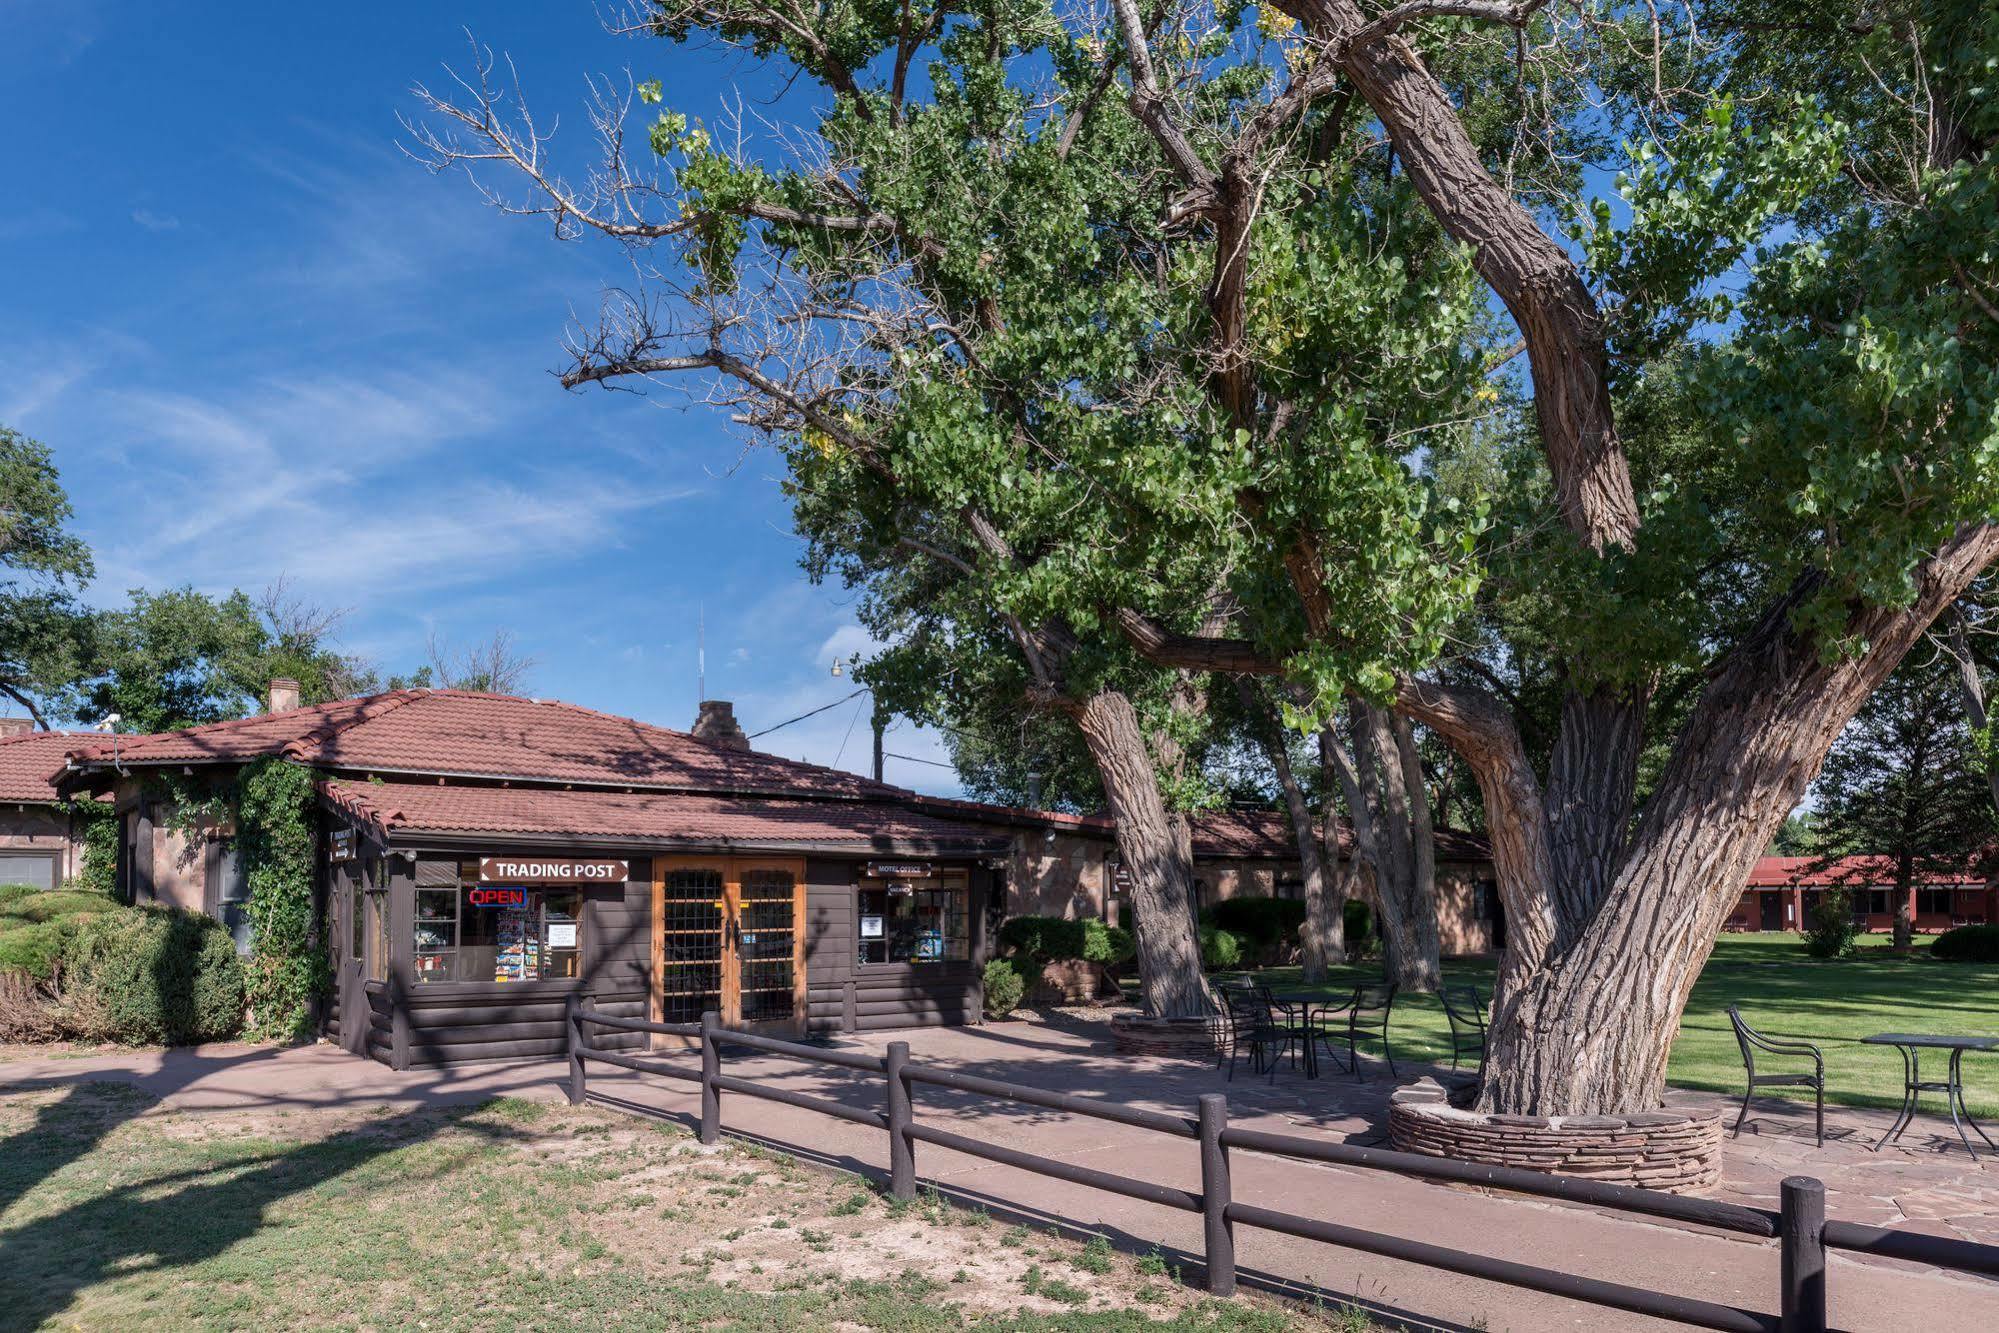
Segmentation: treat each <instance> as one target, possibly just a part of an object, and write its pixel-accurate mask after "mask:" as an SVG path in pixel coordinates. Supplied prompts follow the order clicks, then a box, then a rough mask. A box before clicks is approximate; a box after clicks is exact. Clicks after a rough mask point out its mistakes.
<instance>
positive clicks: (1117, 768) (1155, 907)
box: [1075, 691, 1210, 1018]
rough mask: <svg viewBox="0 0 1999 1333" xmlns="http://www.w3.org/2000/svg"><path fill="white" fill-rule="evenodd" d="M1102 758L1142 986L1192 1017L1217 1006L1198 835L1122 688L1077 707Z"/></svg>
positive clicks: (1172, 1013) (1169, 1009) (1152, 1003)
mask: <svg viewBox="0 0 1999 1333" xmlns="http://www.w3.org/2000/svg"><path fill="white" fill-rule="evenodd" d="M1075 716H1076V722H1077V725H1078V727H1079V728H1080V729H1081V731H1082V733H1083V740H1084V742H1085V743H1086V744H1087V745H1088V746H1089V750H1090V757H1091V758H1092V759H1094V760H1095V761H1096V764H1097V772H1098V775H1099V776H1100V777H1101V778H1102V780H1103V784H1104V797H1105V799H1106V800H1107V801H1108V802H1109V804H1110V812H1111V820H1112V823H1113V824H1114V825H1115V828H1116V833H1117V847H1118V856H1119V858H1120V859H1121V860H1122V861H1123V862H1124V864H1125V865H1126V866H1127V867H1128V868H1129V869H1130V870H1131V874H1132V890H1131V902H1132V911H1133V915H1134V917H1135V920H1134V921H1133V923H1132V925H1133V933H1134V936H1135V938H1136V943H1137V946H1138V979H1139V991H1140V995H1141V998H1142V1000H1143V1002H1144V1005H1145V1010H1146V1012H1147V1013H1149V1014H1152V1015H1153V1016H1155V1017H1158V1018H1189V1017H1195V1016H1199V1015H1204V1014H1207V1013H1208V1012H1210V995H1209V991H1208V983H1207V978H1206V977H1205V976H1203V975H1202V972H1201V947H1200V941H1199V939H1198V938H1197V937H1196V936H1195V934H1194V913H1193V901H1194V846H1193V833H1192V830H1191V828H1190V827H1189V825H1188V823H1187V819H1186V817H1185V816H1184V815H1176V814H1172V813H1169V812H1168V811H1167V809H1166V803H1165V801H1164V800H1163V799H1161V797H1160V794H1159V778H1158V774H1157V771H1156V770H1155V768H1154V765H1153V756H1152V752H1151V750H1150V749H1149V748H1148V747H1147V746H1146V743H1145V732H1144V729H1143V727H1142V726H1141V725H1140V723H1139V718H1138V712H1137V710H1136V709H1134V708H1133V707H1132V704H1131V700H1130V699H1128V698H1126V697H1125V696H1124V695H1122V694H1119V693H1117V692H1115V691H1105V692H1103V693H1101V694H1093V695H1091V696H1090V697H1089V698H1088V699H1085V700H1084V701H1083V702H1082V703H1081V704H1079V705H1077V706H1076V707H1075Z"/></svg>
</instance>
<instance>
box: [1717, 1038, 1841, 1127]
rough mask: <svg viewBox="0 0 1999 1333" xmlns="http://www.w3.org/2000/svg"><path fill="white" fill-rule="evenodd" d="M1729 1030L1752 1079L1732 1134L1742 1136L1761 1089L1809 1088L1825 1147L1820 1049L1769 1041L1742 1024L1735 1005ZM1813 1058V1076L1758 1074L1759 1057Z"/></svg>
mask: <svg viewBox="0 0 1999 1333" xmlns="http://www.w3.org/2000/svg"><path fill="white" fill-rule="evenodd" d="M1728 1022H1729V1026H1730V1027H1733V1028H1734V1029H1735V1044H1736V1045H1737V1046H1740V1047H1741V1048H1742V1067H1743V1069H1744V1070H1745V1071H1746V1072H1747V1074H1748V1076H1749V1086H1748V1087H1746V1088H1744V1089H1743V1090H1742V1111H1741V1113H1740V1114H1738V1115H1737V1116H1736V1117H1735V1128H1734V1130H1733V1131H1731V1132H1732V1133H1735V1134H1740V1133H1741V1132H1742V1125H1743V1122H1744V1121H1746V1120H1747V1119H1749V1101H1750V1099H1751V1098H1752V1097H1754V1096H1755V1095H1756V1089H1758V1088H1810V1089H1811V1090H1812V1098H1813V1101H1814V1103H1815V1110H1816V1112H1817V1131H1818V1146H1819V1147H1821V1148H1823V1147H1824V1146H1825V1056H1823V1055H1821V1054H1820V1053H1819V1048H1818V1047H1816V1046H1814V1045H1812V1044H1811V1043H1810V1042H1808V1041H1779V1040H1777V1039H1776V1038H1774V1037H1766V1036H1764V1035H1763V1034H1762V1033H1760V1032H1758V1031H1757V1030H1756V1029H1755V1028H1752V1027H1750V1026H1749V1024H1747V1023H1745V1022H1743V1021H1742V1013H1741V1011H1740V1010H1738V1009H1737V1008H1736V1007H1735V1006H1734V1005H1732V1004H1731V1005H1730V1006H1728ZM1758 1051H1762V1052H1764V1053H1765V1054H1767V1055H1783V1056H1796V1057H1800V1058H1802V1057H1807V1056H1809V1057H1810V1058H1811V1062H1812V1072H1811V1073H1809V1074H1798V1073H1790V1074H1759V1073H1757V1072H1756V1053H1757V1052H1758Z"/></svg>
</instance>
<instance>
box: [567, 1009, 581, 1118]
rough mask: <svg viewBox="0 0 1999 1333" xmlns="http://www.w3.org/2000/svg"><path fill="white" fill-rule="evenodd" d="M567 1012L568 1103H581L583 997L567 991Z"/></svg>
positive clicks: (573, 1104) (572, 1104) (576, 1104)
mask: <svg viewBox="0 0 1999 1333" xmlns="http://www.w3.org/2000/svg"><path fill="white" fill-rule="evenodd" d="M564 1008H565V1009H566V1010H567V1013H568V1018H569V1022H568V1025H567V1026H568V1029H569V1104H570V1105H571V1106H581V1105H583V1097H584V1088H583V997H582V996H580V995H578V994H577V993H576V992H575V991H571V992H569V999H568V1002H567V1003H566V1004H565V1005H564Z"/></svg>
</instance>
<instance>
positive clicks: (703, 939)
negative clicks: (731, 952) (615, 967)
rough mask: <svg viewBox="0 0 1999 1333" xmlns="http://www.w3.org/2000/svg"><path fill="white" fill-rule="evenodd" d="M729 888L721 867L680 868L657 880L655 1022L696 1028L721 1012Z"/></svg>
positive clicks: (668, 871) (717, 865)
mask: <svg viewBox="0 0 1999 1333" xmlns="http://www.w3.org/2000/svg"><path fill="white" fill-rule="evenodd" d="M727 894H728V883H727V879H726V877H725V875H724V873H723V866H722V865H721V864H720V863H717V864H715V865H708V866H682V867H678V868H674V869H669V870H667V871H666V873H665V875H664V876H662V877H661V880H660V898H659V911H658V912H657V913H656V925H655V926H654V930H655V935H654V940H655V947H656V948H657V950H658V960H657V961H658V965H659V979H658V981H657V982H656V983H655V984H656V985H657V987H658V997H657V998H658V1009H659V1021H660V1022H662V1023H698V1022H700V1021H701V1015H702V1014H703V1013H705V1012H706V1011H708V1010H710V1009H720V1008H721V1007H722V954H723V934H724V931H723V924H724V909H725V899H726V898H727Z"/></svg>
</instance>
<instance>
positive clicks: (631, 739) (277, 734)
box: [69, 690, 906, 800]
mask: <svg viewBox="0 0 1999 1333" xmlns="http://www.w3.org/2000/svg"><path fill="white" fill-rule="evenodd" d="M267 754H277V755H283V756H284V757H286V758H288V759H294V760H297V761H299V762H301V763H307V764H312V765H315V766H317V767H320V768H327V769H334V770H339V771H345V772H362V773H385V774H386V773H421V774H425V775H445V776H463V777H472V778H502V779H514V780H518V781H529V782H547V783H576V784H579V785H582V784H588V785H593V786H607V787H622V786H630V787H651V788H666V789H671V790H680V791H726V792H759V793H770V794H774V795H788V796H799V795H809V796H818V797H832V798H842V799H850V800H862V799H895V798H898V797H901V796H903V795H905V794H906V793H904V792H903V791H902V790H901V789H899V788H896V787H890V786H886V785H884V784H880V783H876V782H871V781H869V780H868V779H866V778H862V777H859V776H856V775H855V774H852V773H845V772H841V771H840V770H838V769H832V768H822V767H820V766H819V765H817V764H805V763H796V762H793V761H791V760H788V759H779V758H777V757H776V756H775V755H767V754H756V753H745V752H743V751H737V750H728V749H724V748H722V747H720V746H716V745H710V744H709V743H708V742H706V741H701V740H696V739H695V738H694V737H693V736H690V735H688V734H687V733H686V732H684V731H673V730H670V729H668V728H666V727H655V726H651V725H649V724H647V723H644V722H638V721H635V720H633V719H632V718H628V717H615V716H613V715H611V714H609V713H600V712H598V711H596V710H595V709H591V708H579V707H577V706H576V705H575V704H566V703H560V702H557V701H554V700H535V699H521V698H516V697H514V696H511V695H503V694H475V693H470V692H467V691H461V690H397V691H393V692H391V693H388V694H377V695H372V696H370V697H368V698H363V699H343V700H341V701H340V702H338V703H331V704H322V705H319V706H316V707H312V708H298V709H293V710H291V711H290V712H285V713H276V714H261V715H259V716H257V717H250V718H243V719H241V720H239V721H234V722H216V723H211V724H209V725H207V726H202V727H190V728H188V729H187V730H185V731H172V732H162V733H159V734H157V735H152V736H132V737H121V738H120V739H119V741H118V751H117V757H118V760H119V762H120V763H122V764H125V765H127V766H132V767H142V766H148V765H155V764H191V763H243V762H246V761H248V760H250V759H254V758H257V757H258V756H260V755H267ZM69 758H70V759H71V761H72V762H74V763H77V764H90V765H96V766H103V765H106V764H108V763H109V762H110V761H111V758H112V746H111V743H110V742H109V741H105V740H100V739H98V738H94V737H93V738H91V741H90V743H88V744H84V745H78V746H75V747H73V748H72V750H71V751H70V755H69Z"/></svg>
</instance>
